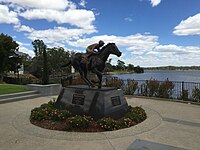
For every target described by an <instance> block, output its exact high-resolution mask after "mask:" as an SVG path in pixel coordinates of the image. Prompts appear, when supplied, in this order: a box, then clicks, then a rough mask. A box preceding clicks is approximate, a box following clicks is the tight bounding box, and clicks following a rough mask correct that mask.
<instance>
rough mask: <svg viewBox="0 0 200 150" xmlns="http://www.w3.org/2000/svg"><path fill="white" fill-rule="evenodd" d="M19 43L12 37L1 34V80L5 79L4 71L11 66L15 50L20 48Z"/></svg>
mask: <svg viewBox="0 0 200 150" xmlns="http://www.w3.org/2000/svg"><path fill="white" fill-rule="evenodd" d="M18 46H19V45H18V44H17V42H16V41H14V40H13V38H12V37H10V36H8V35H5V34H3V33H1V34H0V60H1V61H0V82H2V81H3V73H4V72H6V71H8V70H9V69H10V67H11V64H10V63H9V61H12V60H11V58H12V57H14V55H15V51H17V50H18Z"/></svg>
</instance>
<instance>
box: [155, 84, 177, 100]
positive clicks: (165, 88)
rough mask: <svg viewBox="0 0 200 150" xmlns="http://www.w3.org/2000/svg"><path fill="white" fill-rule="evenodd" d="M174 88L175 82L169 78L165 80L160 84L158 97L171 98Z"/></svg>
mask: <svg viewBox="0 0 200 150" xmlns="http://www.w3.org/2000/svg"><path fill="white" fill-rule="evenodd" d="M173 88H174V84H173V82H171V81H169V80H166V81H164V82H163V83H161V84H160V86H159V90H158V97H161V98H171V96H172V90H173Z"/></svg>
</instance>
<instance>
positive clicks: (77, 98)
mask: <svg viewBox="0 0 200 150" xmlns="http://www.w3.org/2000/svg"><path fill="white" fill-rule="evenodd" d="M84 100H85V95H82V94H74V95H73V99H72V104H76V105H84Z"/></svg>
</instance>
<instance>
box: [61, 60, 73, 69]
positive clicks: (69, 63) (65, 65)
mask: <svg viewBox="0 0 200 150" xmlns="http://www.w3.org/2000/svg"><path fill="white" fill-rule="evenodd" d="M69 65H71V60H70V61H69V62H68V63H67V64H64V65H62V66H61V67H67V66H69Z"/></svg>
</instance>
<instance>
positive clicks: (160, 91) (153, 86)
mask: <svg viewBox="0 0 200 150" xmlns="http://www.w3.org/2000/svg"><path fill="white" fill-rule="evenodd" d="M173 89H174V84H173V82H171V81H169V80H168V79H167V80H166V81H164V82H159V81H157V80H155V79H154V80H149V81H147V82H146V83H145V84H143V91H142V92H143V95H144V96H150V97H152V96H153V97H160V98H171V97H172V92H173Z"/></svg>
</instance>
